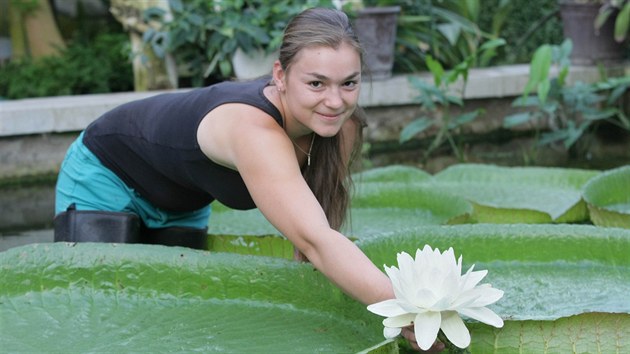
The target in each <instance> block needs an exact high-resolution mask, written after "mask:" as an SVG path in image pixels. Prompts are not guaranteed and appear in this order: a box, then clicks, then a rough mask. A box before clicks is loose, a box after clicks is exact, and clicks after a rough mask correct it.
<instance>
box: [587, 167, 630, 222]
mask: <svg viewBox="0 0 630 354" xmlns="http://www.w3.org/2000/svg"><path fill="white" fill-rule="evenodd" d="M629 190H630V166H622V167H618V168H615V169H612V170H609V171H605V172H604V173H602V174H601V175H599V176H596V177H594V178H593V179H591V180H590V181H588V183H586V185H585V186H584V200H585V201H586V203H587V205H588V208H589V211H590V215H591V220H592V221H593V223H594V224H595V225H600V226H607V227H624V228H630V193H629V192H628V191H629Z"/></svg>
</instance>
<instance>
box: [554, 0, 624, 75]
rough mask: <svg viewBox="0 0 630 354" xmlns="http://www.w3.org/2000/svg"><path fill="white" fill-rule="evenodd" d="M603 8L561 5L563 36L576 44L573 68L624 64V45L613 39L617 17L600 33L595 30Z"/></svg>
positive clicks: (565, 2)
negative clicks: (577, 66) (574, 66)
mask: <svg viewBox="0 0 630 354" xmlns="http://www.w3.org/2000/svg"><path fill="white" fill-rule="evenodd" d="M600 7H601V5H599V4H581V3H573V2H571V1H563V2H560V16H561V17H562V27H563V31H564V36H565V37H566V38H571V40H572V41H573V52H572V53H571V61H572V63H573V64H577V65H592V64H596V63H598V62H615V61H621V60H622V59H623V57H624V47H623V45H621V44H620V43H617V42H615V39H614V27H615V23H614V21H615V18H614V16H611V17H610V18H609V19H608V21H606V23H605V24H604V25H603V26H602V28H601V29H600V30H599V31H596V30H595V27H594V23H595V18H596V17H597V14H598V12H599V9H600Z"/></svg>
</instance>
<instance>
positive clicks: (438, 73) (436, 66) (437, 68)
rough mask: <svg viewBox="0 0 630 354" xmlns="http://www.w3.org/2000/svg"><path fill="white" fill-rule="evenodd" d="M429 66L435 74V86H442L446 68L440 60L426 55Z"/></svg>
mask: <svg viewBox="0 0 630 354" xmlns="http://www.w3.org/2000/svg"><path fill="white" fill-rule="evenodd" d="M426 62H427V67H428V68H429V70H430V71H431V73H432V74H433V80H434V81H435V86H440V85H441V84H442V77H443V76H444V68H443V67H442V64H440V62H439V61H437V60H435V59H433V57H431V56H430V55H427V57H426Z"/></svg>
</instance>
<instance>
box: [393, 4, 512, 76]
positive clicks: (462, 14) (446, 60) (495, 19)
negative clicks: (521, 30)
mask: <svg viewBox="0 0 630 354" xmlns="http://www.w3.org/2000/svg"><path fill="white" fill-rule="evenodd" d="M399 3H400V2H399ZM510 4H511V3H510V2H509V1H505V0H501V1H499V3H498V4H497V5H496V6H494V7H493V15H492V21H491V22H492V24H491V26H490V27H491V28H489V29H488V30H485V29H482V28H480V26H479V21H480V9H481V1H478V0H474V1H456V0H448V1H439V2H436V1H430V0H423V1H407V2H403V3H402V4H400V6H401V8H402V10H401V14H400V15H399V17H398V28H397V38H396V44H397V53H396V61H395V65H396V70H397V71H403V72H418V71H422V70H424V69H425V61H426V57H427V56H431V57H432V58H433V59H434V60H436V61H438V62H439V63H440V64H441V65H442V66H443V67H444V68H447V69H450V68H454V67H455V66H457V65H458V64H459V63H460V62H462V61H463V60H466V58H468V57H469V56H470V55H471V54H472V53H474V52H476V51H478V50H479V48H480V46H481V45H482V44H483V43H484V42H487V41H489V40H492V39H498V38H499V37H500V32H501V29H502V28H503V26H504V24H505V22H506V19H507V18H508V15H509V14H510V12H511V10H512V7H511V6H510ZM493 56H494V53H493V51H492V50H487V51H485V53H484V54H483V55H481V56H477V57H475V61H474V62H472V63H471V64H472V66H473V67H477V66H487V65H489V64H490V59H491V58H492V57H493Z"/></svg>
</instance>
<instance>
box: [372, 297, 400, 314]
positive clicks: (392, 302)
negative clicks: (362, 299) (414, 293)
mask: <svg viewBox="0 0 630 354" xmlns="http://www.w3.org/2000/svg"><path fill="white" fill-rule="evenodd" d="M367 309H368V311H370V312H372V313H375V314H377V315H379V316H383V317H394V316H400V315H402V314H405V313H407V311H405V310H403V309H402V308H401V307H400V306H399V305H398V300H396V299H389V300H385V301H381V302H377V303H375V304H372V305H369V306H368V307H367Z"/></svg>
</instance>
